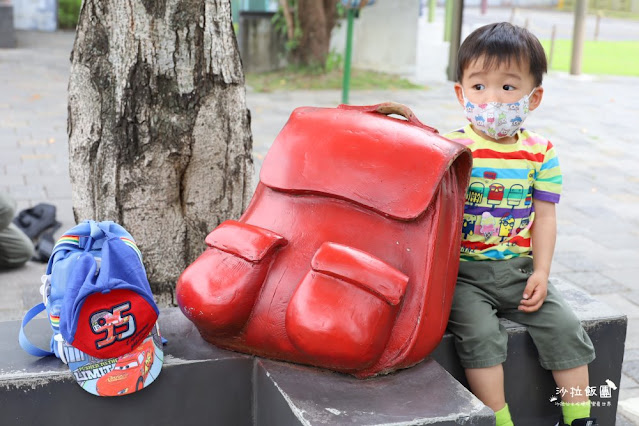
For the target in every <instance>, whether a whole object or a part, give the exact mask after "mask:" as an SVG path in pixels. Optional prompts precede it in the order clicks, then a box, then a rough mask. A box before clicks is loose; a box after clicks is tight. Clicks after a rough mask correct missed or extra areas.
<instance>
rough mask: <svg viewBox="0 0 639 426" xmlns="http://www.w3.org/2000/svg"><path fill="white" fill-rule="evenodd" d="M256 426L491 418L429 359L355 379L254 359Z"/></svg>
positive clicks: (420, 422) (473, 421) (454, 421)
mask: <svg viewBox="0 0 639 426" xmlns="http://www.w3.org/2000/svg"><path fill="white" fill-rule="evenodd" d="M256 374H257V378H256V401H257V402H256V413H257V419H258V420H259V421H258V424H259V425H260V426H261V425H265V426H279V425H305V426H311V425H327V424H328V425H344V424H349V425H390V424H393V425H405V426H410V425H457V424H466V425H486V426H488V425H494V424H495V423H494V422H495V420H494V414H493V412H492V411H491V410H490V409H488V408H487V407H486V406H485V405H484V404H482V403H481V401H479V400H478V399H477V398H476V397H475V396H474V395H472V394H471V393H470V392H469V391H468V390H466V389H465V388H464V387H463V386H462V385H461V384H459V383H458V382H457V381H456V380H454V379H453V378H452V377H451V376H450V374H448V373H447V372H446V371H445V370H444V369H443V368H441V367H440V366H439V365H438V364H437V363H436V362H435V361H434V360H432V359H428V360H426V361H424V362H422V363H420V364H418V365H417V366H415V367H413V368H409V369H406V370H402V371H399V372H396V373H393V374H390V375H387V376H380V377H375V378H372V379H366V380H360V379H356V378H354V377H351V376H347V375H344V374H339V373H334V372H332V371H326V370H321V369H317V368H312V367H304V366H300V365H294V364H287V363H281V362H275V361H270V360H260V361H259V362H258V370H257V373H256Z"/></svg>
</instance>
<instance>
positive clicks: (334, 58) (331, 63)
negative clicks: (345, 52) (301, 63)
mask: <svg viewBox="0 0 639 426" xmlns="http://www.w3.org/2000/svg"><path fill="white" fill-rule="evenodd" d="M343 61H344V57H343V56H342V55H340V54H339V53H337V52H335V51H334V50H331V51H330V52H329V53H328V56H327V57H326V64H325V65H324V70H325V71H326V72H331V71H333V70H340V69H342V62H343Z"/></svg>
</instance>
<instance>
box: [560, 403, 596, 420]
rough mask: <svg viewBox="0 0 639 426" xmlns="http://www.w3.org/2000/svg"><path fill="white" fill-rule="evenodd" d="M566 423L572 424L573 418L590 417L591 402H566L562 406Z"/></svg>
mask: <svg viewBox="0 0 639 426" xmlns="http://www.w3.org/2000/svg"><path fill="white" fill-rule="evenodd" d="M561 412H562V414H563V415H564V423H565V424H567V425H570V424H571V423H572V421H573V420H576V419H583V418H585V417H590V402H589V401H587V402H576V403H570V402H564V403H563V404H562V406H561Z"/></svg>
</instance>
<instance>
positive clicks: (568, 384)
mask: <svg viewBox="0 0 639 426" xmlns="http://www.w3.org/2000/svg"><path fill="white" fill-rule="evenodd" d="M552 375H553V377H554V378H555V383H557V387H558V388H560V389H569V390H570V389H581V390H582V392H581V393H579V395H577V394H575V395H571V393H570V391H568V392H567V393H566V394H565V395H564V396H562V397H561V400H562V402H564V405H562V407H561V408H562V414H563V418H564V423H565V424H567V425H570V424H572V422H573V420H576V419H582V418H585V417H590V402H589V398H588V395H587V393H586V391H585V389H586V388H587V387H588V386H590V385H589V384H588V366H587V365H581V366H579V367H575V368H569V369H566V370H554V371H553V372H552Z"/></svg>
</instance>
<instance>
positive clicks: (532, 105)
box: [528, 86, 544, 111]
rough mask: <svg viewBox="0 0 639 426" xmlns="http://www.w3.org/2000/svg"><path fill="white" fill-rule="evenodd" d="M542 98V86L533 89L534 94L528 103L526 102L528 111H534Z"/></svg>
mask: <svg viewBox="0 0 639 426" xmlns="http://www.w3.org/2000/svg"><path fill="white" fill-rule="evenodd" d="M543 97H544V88H543V86H539V87H537V88H536V89H535V92H534V93H533V94H532V96H531V97H530V101H529V102H528V109H530V110H531V111H532V110H534V109H535V108H537V107H538V106H539V104H541V99H542V98H543Z"/></svg>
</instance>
